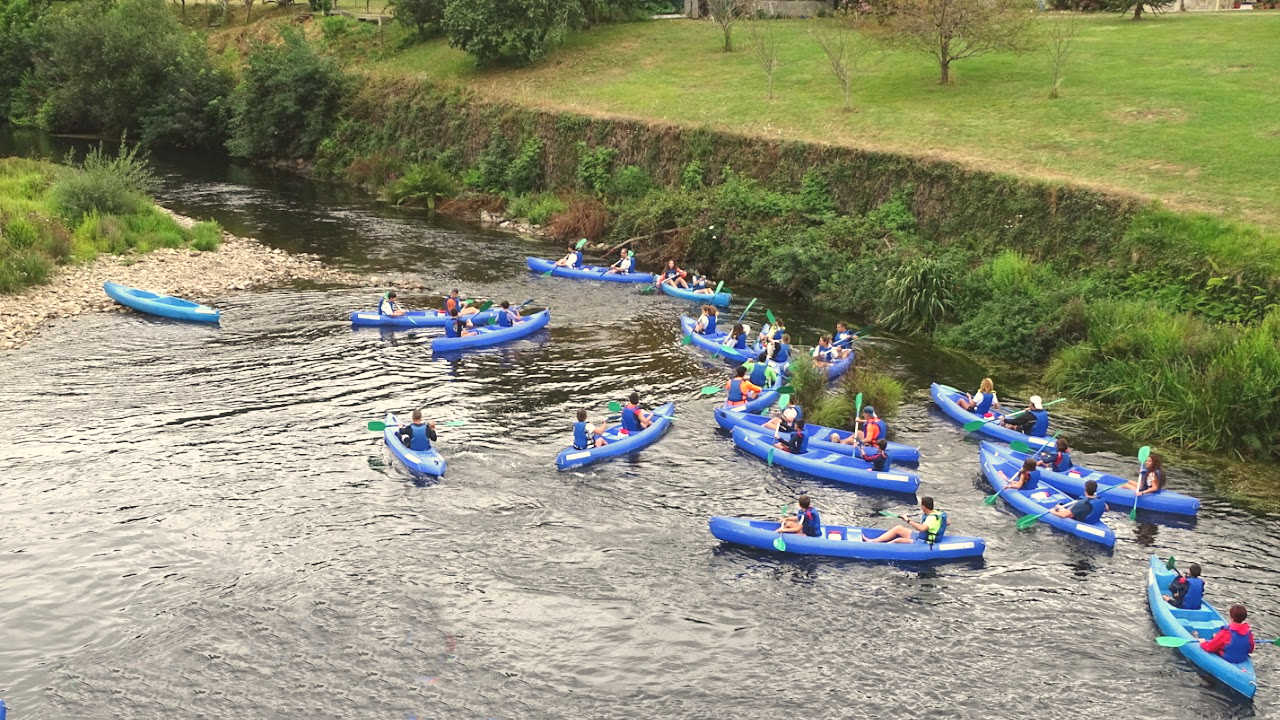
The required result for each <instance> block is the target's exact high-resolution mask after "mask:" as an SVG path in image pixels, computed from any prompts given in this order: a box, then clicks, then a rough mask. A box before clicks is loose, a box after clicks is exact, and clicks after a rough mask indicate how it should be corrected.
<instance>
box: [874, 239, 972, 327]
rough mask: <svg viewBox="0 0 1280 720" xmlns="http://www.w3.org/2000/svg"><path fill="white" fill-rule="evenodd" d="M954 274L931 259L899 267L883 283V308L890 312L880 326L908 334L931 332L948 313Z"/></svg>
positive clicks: (923, 258) (881, 320) (940, 263)
mask: <svg viewBox="0 0 1280 720" xmlns="http://www.w3.org/2000/svg"><path fill="white" fill-rule="evenodd" d="M956 274H957V273H956V270H955V268H954V267H953V266H951V265H950V264H949V263H946V262H944V261H942V260H939V259H937V258H932V257H918V258H915V259H913V260H911V261H910V262H907V263H906V264H904V265H902V266H900V267H899V268H898V269H897V270H896V271H895V272H894V273H893V274H892V275H891V276H889V278H888V279H887V280H886V281H885V304H884V306H885V307H886V308H891V309H890V310H889V312H887V313H885V314H884V315H883V316H882V317H881V318H880V323H881V324H883V325H885V326H888V327H891V328H895V329H898V330H905V331H908V332H920V331H923V332H925V333H931V332H933V329H934V328H936V327H937V326H938V324H939V323H941V322H942V321H943V320H944V319H946V317H947V316H948V315H949V314H950V313H951V309H952V304H953V303H952V293H953V288H954V287H955V281H956Z"/></svg>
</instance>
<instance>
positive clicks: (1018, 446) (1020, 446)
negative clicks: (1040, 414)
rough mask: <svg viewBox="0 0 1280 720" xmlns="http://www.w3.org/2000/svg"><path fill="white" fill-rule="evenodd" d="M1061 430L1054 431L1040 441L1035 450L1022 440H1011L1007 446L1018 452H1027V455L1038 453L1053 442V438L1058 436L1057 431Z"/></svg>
mask: <svg viewBox="0 0 1280 720" xmlns="http://www.w3.org/2000/svg"><path fill="white" fill-rule="evenodd" d="M1061 432H1062V431H1061V430H1059V431H1058V432H1055V433H1054V434H1052V435H1050V436H1049V437H1048V438H1047V439H1046V440H1045V441H1044V442H1042V443H1040V447H1038V448H1036V449H1035V450H1032V449H1031V446H1030V445H1028V444H1027V443H1025V442H1023V441H1022V440H1014V441H1013V442H1011V443H1009V447H1011V448H1013V449H1014V450H1017V451H1018V452H1020V453H1027V454H1028V455H1039V454H1040V451H1041V450H1043V449H1045V448H1046V447H1048V446H1049V443H1051V442H1053V440H1054V438H1056V437H1058V433H1061Z"/></svg>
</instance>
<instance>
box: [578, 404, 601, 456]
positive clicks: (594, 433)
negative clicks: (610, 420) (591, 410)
mask: <svg viewBox="0 0 1280 720" xmlns="http://www.w3.org/2000/svg"><path fill="white" fill-rule="evenodd" d="M605 428H606V426H605V424H604V423H600V424H599V425H597V426H595V427H592V426H591V425H589V424H588V423H587V411H586V410H579V411H578V422H576V423H574V424H573V447H574V449H575V450H586V449H587V448H593V447H604V446H605V445H607V444H608V442H609V441H608V440H605V439H604V431H605Z"/></svg>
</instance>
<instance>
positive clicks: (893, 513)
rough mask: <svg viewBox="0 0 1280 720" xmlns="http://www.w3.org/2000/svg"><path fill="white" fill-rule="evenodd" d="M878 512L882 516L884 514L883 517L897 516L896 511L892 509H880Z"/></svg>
mask: <svg viewBox="0 0 1280 720" xmlns="http://www.w3.org/2000/svg"><path fill="white" fill-rule="evenodd" d="M880 514H881V515H883V516H885V517H891V518H896V517H898V513H896V512H894V511H892V510H881V511H880Z"/></svg>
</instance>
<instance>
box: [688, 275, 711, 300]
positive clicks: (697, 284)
mask: <svg viewBox="0 0 1280 720" xmlns="http://www.w3.org/2000/svg"><path fill="white" fill-rule="evenodd" d="M710 283H711V281H710V280H708V279H707V276H706V275H694V276H693V282H692V283H690V285H689V289H690V290H692V291H693V292H695V293H697V294H698V295H715V294H716V291H715V288H712V287H709V285H710Z"/></svg>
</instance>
